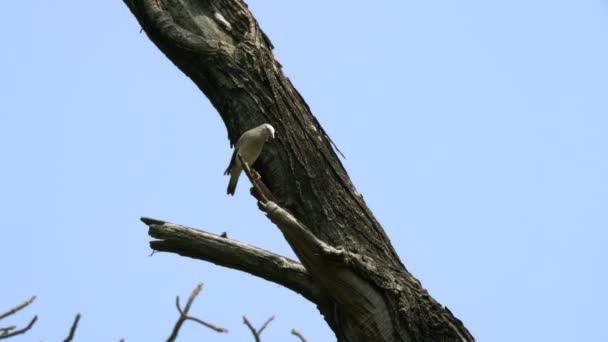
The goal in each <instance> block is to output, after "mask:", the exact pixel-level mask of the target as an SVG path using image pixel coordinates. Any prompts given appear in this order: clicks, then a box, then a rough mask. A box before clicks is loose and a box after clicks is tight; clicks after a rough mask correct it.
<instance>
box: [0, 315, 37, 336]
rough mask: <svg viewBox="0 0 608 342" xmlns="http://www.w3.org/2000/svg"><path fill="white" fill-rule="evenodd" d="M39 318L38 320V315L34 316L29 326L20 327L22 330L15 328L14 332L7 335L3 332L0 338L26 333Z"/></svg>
mask: <svg viewBox="0 0 608 342" xmlns="http://www.w3.org/2000/svg"><path fill="white" fill-rule="evenodd" d="M37 320H38V316H34V318H32V320H31V321H30V324H28V325H27V327H25V328H23V329H20V330H15V331H13V332H12V333H8V334H6V335H5V334H2V335H0V340H2V339H5V338H9V337H13V336H16V335H21V334H23V333H25V332H26V331H28V330H30V329H31V328H32V326H34V323H36V321H37Z"/></svg>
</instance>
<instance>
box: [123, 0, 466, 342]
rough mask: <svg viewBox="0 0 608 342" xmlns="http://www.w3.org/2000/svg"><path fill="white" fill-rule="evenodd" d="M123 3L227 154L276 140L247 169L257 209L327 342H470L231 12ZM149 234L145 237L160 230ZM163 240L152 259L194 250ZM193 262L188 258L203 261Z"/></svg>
mask: <svg viewBox="0 0 608 342" xmlns="http://www.w3.org/2000/svg"><path fill="white" fill-rule="evenodd" d="M124 1H125V3H126V4H127V6H128V7H129V9H130V10H131V12H132V13H133V14H134V15H135V17H136V18H137V20H138V21H139V23H140V24H141V26H142V28H143V30H144V31H145V32H146V33H147V35H148V37H149V38H150V39H151V40H152V41H153V42H154V43H155V44H156V45H157V46H158V48H159V49H160V50H161V51H163V53H164V54H165V55H166V56H167V57H168V58H169V59H170V60H171V61H172V62H173V63H175V65H176V66H177V67H178V68H179V69H180V70H182V71H183V72H184V73H185V74H186V75H187V76H188V77H190V79H191V80H192V81H193V82H194V83H195V84H196V85H197V86H198V87H199V88H200V89H201V90H202V91H203V93H204V94H205V95H206V96H207V97H208V98H209V100H210V101H211V103H212V104H213V106H214V107H215V108H216V109H217V111H218V112H219V114H220V116H221V117H222V119H223V121H224V123H225V124H226V128H227V130H228V136H229V138H230V141H231V142H232V143H233V144H234V143H235V142H236V140H237V139H238V137H239V136H240V134H241V133H243V132H244V131H245V130H247V129H250V128H252V127H255V126H257V125H259V124H262V123H265V122H267V123H270V124H272V125H273V126H274V127H275V129H276V130H277V139H276V140H275V141H273V142H271V143H268V144H267V145H266V147H265V148H264V151H263V152H262V155H261V156H260V158H259V159H258V161H257V162H256V163H255V165H253V166H254V168H255V169H256V170H258V171H259V172H260V174H261V177H262V178H261V181H262V182H263V183H264V184H265V185H266V186H267V188H268V189H269V190H270V192H271V193H272V201H268V202H265V203H264V202H263V201H262V202H260V208H261V209H262V210H263V211H264V212H266V213H267V214H268V216H269V218H270V219H271V221H273V222H274V223H275V224H276V225H277V226H278V227H279V228H280V230H281V231H282V233H283V234H284V236H285V238H286V240H287V241H288V242H289V243H290V246H291V247H292V249H293V250H294V252H295V253H296V255H297V256H298V258H299V259H300V261H301V262H302V265H303V266H304V268H305V272H306V274H305V275H304V274H301V275H300V276H301V277H302V278H301V279H305V281H302V282H300V283H299V285H298V284H291V285H290V284H287V285H286V283H287V282H286V281H283V284H282V285H284V286H287V287H289V288H291V289H293V290H294V291H296V292H298V293H301V294H303V291H304V290H302V288H306V289H307V290H306V291H309V292H314V295H311V294H310V293H307V294H306V295H305V297H306V298H307V299H309V300H310V301H312V302H314V303H315V304H317V306H318V307H319V310H320V311H321V313H322V314H323V315H324V317H325V319H326V321H327V323H328V324H329V326H330V327H331V329H332V330H333V331H334V332H335V334H336V337H337V339H338V341H349V342H355V341H360V342H369V341H429V342H430V341H433V342H436V341H474V338H473V337H472V336H471V334H470V333H469V332H468V331H467V329H466V328H465V327H464V325H463V324H462V323H461V322H460V321H459V320H458V319H457V318H455V317H454V316H453V315H452V314H451V312H450V311H449V310H447V308H444V307H443V306H441V305H440V304H438V303H437V302H436V301H435V300H434V299H433V298H432V297H431V296H430V295H429V294H428V293H427V291H426V290H425V289H424V288H423V287H422V286H421V284H420V282H419V281H418V280H417V279H416V278H414V277H413V276H412V275H411V274H410V273H409V272H408V271H407V270H406V268H405V266H404V265H403V264H402V262H401V260H400V259H399V257H398V255H397V253H396V252H395V250H394V249H393V247H392V245H391V243H390V241H389V239H388V237H387V236H386V234H385V232H384V230H383V229H382V227H381V226H380V224H379V223H378V222H377V221H376V219H375V218H374V216H373V214H372V213H371V211H370V210H369V209H368V207H367V205H366V204H365V202H364V200H363V197H362V196H361V195H360V194H359V193H358V192H357V191H356V189H355V188H354V186H353V184H352V183H351V181H350V179H349V177H348V175H347V173H346V170H345V169H344V167H343V165H342V163H341V162H340V160H339V158H338V157H337V155H336V153H335V151H334V148H333V144H332V142H331V140H330V138H329V137H328V136H327V135H326V134H325V132H324V130H323V128H322V127H321V125H320V124H319V122H318V121H317V120H316V118H315V117H314V116H313V115H312V113H311V111H310V108H309V107H308V105H307V104H306V102H305V101H304V99H303V98H302V97H301V96H300V94H299V93H298V91H297V90H296V89H295V88H294V87H293V85H292V84H291V82H290V81H289V79H288V78H287V77H286V76H285V75H284V74H283V72H282V70H281V65H280V64H279V62H278V61H277V60H276V59H275V57H274V55H273V52H272V49H273V46H272V44H271V42H270V40H269V39H268V37H267V36H266V35H265V34H264V33H263V32H262V30H261V29H260V28H259V26H258V24H257V21H256V20H255V18H254V17H253V15H252V14H251V13H250V11H249V10H248V8H247V5H246V4H245V3H244V2H243V1H241V0H197V1H194V0H124ZM150 222H151V223H149V222H146V223H148V225H149V226H150V227H151V231H152V228H153V227H154V228H155V229H156V230H157V232H156V234H157V235H156V237H159V235H158V230H159V229H160V231H162V230H163V226H165V228H166V227H168V226H166V225H165V224H164V222H161V221H154V220H151V221H150ZM154 222H156V223H154ZM165 232H167V231H166V230H165ZM163 236H164V237H161V239H164V240H162V241H165V242H166V241H173V245H172V247H174V248H173V249H166V248H165V249H164V250H170V251H172V252H176V253H180V254H182V255H188V256H193V255H195V254H197V253H196V252H195V250H196V248H201V246H199V247H195V246H193V245H191V244H189V242H188V241H187V239H181V238H180V237H179V236H177V237H176V235H174V234H173V235H172V234H171V233H166V234H165V235H163ZM203 240H204V238H203ZM175 241H180V242H179V243H176V242H175ZM154 243H156V245H154ZM162 245H163V242H158V241H157V242H153V244H152V247H153V248H156V247H159V246H162ZM165 246H166V244H165ZM176 246H177V247H176ZM203 248H205V247H203ZM159 250H163V249H162V248H159ZM180 251H181V252H180ZM202 254H204V253H198V255H195V256H194V257H198V258H201V259H203V260H210V257H209V256H205V255H202ZM207 254H209V253H207ZM218 258H220V259H221V258H222V257H217V256H215V259H216V260H210V261H213V262H216V263H219V264H223V265H225V266H228V267H234V268H237V269H241V270H244V271H247V272H250V273H252V274H256V271H255V270H251V269H250V267H251V266H250V265H249V266H242V265H245V264H246V263H244V262H242V263H240V264H239V265H241V267H238V266H237V265H236V264H232V265H231V264H230V262H229V261H226V260H223V261H218V260H217V259H218ZM241 258H247V257H246V256H245V254H243V255H241ZM290 262H293V263H295V264H297V263H296V262H295V261H290ZM237 264H238V263H237ZM292 266H293V264H292ZM294 267H296V268H297V267H298V266H294ZM302 271H303V270H302ZM257 273H260V272H257ZM258 275H259V276H263V275H261V274H258ZM269 278H270V279H269ZM266 279H269V280H271V281H277V280H275V279H272V277H271V276H269V277H266ZM277 282H279V283H280V281H277ZM302 284H306V285H302ZM296 285H298V286H300V289H299V291H298V289H297V288H296Z"/></svg>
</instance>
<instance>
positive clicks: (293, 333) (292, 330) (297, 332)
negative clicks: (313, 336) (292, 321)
mask: <svg viewBox="0 0 608 342" xmlns="http://www.w3.org/2000/svg"><path fill="white" fill-rule="evenodd" d="M291 334H292V335H295V336H297V337H299V338H300V340H302V342H307V341H306V338H304V336H303V335H302V334H301V333H300V332H299V331H297V330H296V329H291Z"/></svg>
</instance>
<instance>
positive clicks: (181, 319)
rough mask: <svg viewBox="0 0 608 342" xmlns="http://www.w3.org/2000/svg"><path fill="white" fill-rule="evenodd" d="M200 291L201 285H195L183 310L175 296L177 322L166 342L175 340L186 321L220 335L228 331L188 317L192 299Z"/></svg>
mask: <svg viewBox="0 0 608 342" xmlns="http://www.w3.org/2000/svg"><path fill="white" fill-rule="evenodd" d="M202 289H203V283H199V284H198V285H196V287H195V288H194V290H192V293H191V294H190V298H188V301H187V302H186V307H184V309H183V310H182V308H181V306H180V304H179V296H177V297H176V298H175V306H176V307H177V311H178V312H179V318H178V319H177V322H175V327H173V331H172V332H171V336H169V338H168V339H167V342H172V341H175V339H176V338H177V334H178V333H179V330H180V329H181V327H182V325H183V324H184V322H185V321H186V320H191V321H195V322H198V323H200V324H202V325H204V326H206V327H208V328H210V329H213V330H215V331H217V332H220V333H222V332H228V329H224V328H221V327H218V326H216V325H213V324H210V323H207V322H205V321H203V320H201V319H198V318H196V317H191V316H188V311H190V307H191V306H192V303H193V302H194V299H195V298H196V296H198V294H199V293H200V292H201V290H202Z"/></svg>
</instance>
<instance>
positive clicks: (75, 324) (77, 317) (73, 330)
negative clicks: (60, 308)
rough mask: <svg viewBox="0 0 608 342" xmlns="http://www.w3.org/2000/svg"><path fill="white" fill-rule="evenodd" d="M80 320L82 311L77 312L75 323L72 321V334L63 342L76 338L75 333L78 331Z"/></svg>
mask: <svg viewBox="0 0 608 342" xmlns="http://www.w3.org/2000/svg"><path fill="white" fill-rule="evenodd" d="M78 322H80V312H79V313H77V314H76V317H75V318H74V323H72V327H71V328H70V334H69V335H68V337H66V338H65V340H63V342H70V341H71V340H72V339H73V338H74V333H75V332H76V328H77V327H78Z"/></svg>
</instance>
